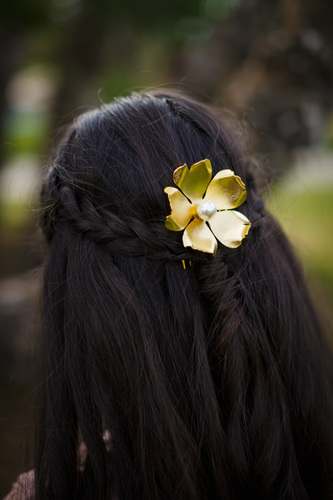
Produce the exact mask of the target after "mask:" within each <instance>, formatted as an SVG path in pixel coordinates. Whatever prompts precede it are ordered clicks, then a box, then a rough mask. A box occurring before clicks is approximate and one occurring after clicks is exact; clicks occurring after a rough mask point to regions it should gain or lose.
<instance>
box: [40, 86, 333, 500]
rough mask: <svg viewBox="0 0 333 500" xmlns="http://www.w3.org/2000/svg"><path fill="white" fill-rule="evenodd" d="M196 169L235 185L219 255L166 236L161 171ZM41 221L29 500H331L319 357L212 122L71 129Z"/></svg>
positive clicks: (139, 115) (172, 99)
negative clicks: (231, 239)
mask: <svg viewBox="0 0 333 500" xmlns="http://www.w3.org/2000/svg"><path fill="white" fill-rule="evenodd" d="M205 158H209V159H210V160H211V162H212V167H213V174H215V173H216V172H218V171H220V170H221V169H231V170H233V171H234V172H235V174H236V175H238V176H240V177H241V179H242V180H243V181H244V183H245V185H246V188H247V200H246V202H245V203H244V204H243V205H242V206H241V207H240V208H239V211H240V212H243V214H244V215H246V217H248V218H249V220H250V221H251V223H252V226H251V229H250V231H249V234H248V236H247V237H246V239H245V240H244V242H243V243H242V245H241V246H240V247H239V248H237V249H229V248H226V247H224V246H223V245H221V244H219V247H218V250H217V253H216V256H215V257H213V256H212V255H209V254H206V253H203V252H199V251H196V250H193V249H192V248H188V247H184V246H183V243H182V235H181V232H174V231H169V230H168V229H167V228H166V227H165V224H164V223H165V218H166V216H167V215H168V214H169V213H170V205H169V202H168V197H167V195H166V194H165V193H164V188H165V187H166V186H170V185H172V175H173V171H174V170H175V168H176V167H178V166H180V165H183V164H184V163H186V164H187V165H188V166H190V165H192V164H194V163H196V162H198V161H200V160H202V159H205ZM41 224H42V227H43V230H44V232H45V234H46V238H47V240H48V242H49V254H48V258H47V262H46V267H45V284H44V286H45V289H44V341H45V360H44V361H45V366H44V377H45V381H44V384H43V394H42V403H41V411H40V421H39V425H38V429H37V455H36V485H37V497H38V498H43V499H44V498H57V499H60V498H66V499H67V498H113V497H117V498H119V499H131V498H135V499H138V498H144V499H158V498H161V499H162V498H163V499H170V500H171V499H178V498H179V499H191V500H192V499H208V498H209V499H213V498H223V499H228V498H237V499H242V498H244V499H245V498H246V499H248V498H258V499H259V498H265V499H266V498H272V499H278V498H279V499H283V498H285V499H306V498H316V499H318V498H329V497H330V495H331V494H332V491H333V490H332V488H333V480H332V471H333V461H332V456H331V452H332V444H333V440H332V431H331V422H332V420H331V419H332V416H333V414H332V402H331V397H332V385H333V384H332V363H331V358H330V355H329V354H328V350H327V346H326V343H325V341H324V338H323V335H322V332H321V329H320V325H319V323H318V321H317V318H316V315H315V312H314V310H313V306H312V304H311V300H310V299H309V296H308V293H307V291H306V287H305V285H304V281H303V276H302V271H301V269H300V267H299V265H298V263H297V260H296V259H295V257H294V255H293V252H292V250H291V248H290V245H289V243H288V241H287V240H286V238H285V236H284V235H283V233H282V231H281V229H280V227H279V226H278V224H277V223H276V222H275V221H274V219H273V218H272V217H271V216H270V215H269V214H268V213H267V212H266V211H265V210H264V208H263V203H262V201H261V199H260V197H259V195H258V194H257V191H256V186H255V181H254V178H253V176H252V174H251V172H250V171H249V168H248V166H247V164H246V163H245V162H244V161H243V159H242V156H241V153H240V152H239V151H238V148H237V145H236V144H235V141H234V140H233V139H232V138H231V137H230V136H229V134H228V132H227V131H226V130H225V128H224V127H223V125H222V123H221V122H220V121H219V119H218V118H217V117H216V116H215V115H214V114H213V113H212V112H210V111H209V110H208V109H207V108H206V107H205V106H202V105H199V104H198V103H196V102H193V101H191V100H190V99H187V98H184V97H182V96H180V95H177V94H172V93H168V92H164V93H163V92H160V93H155V94H144V95H137V94H135V95H132V96H131V97H128V98H125V99H120V100H117V101H116V102H115V103H113V104H111V105H105V106H103V107H102V108H101V109H100V110H96V111H93V112H90V113H87V114H85V115H83V116H82V117H80V118H79V119H78V120H77V121H76V122H75V123H74V125H73V126H72V127H71V128H70V129H69V130H68V132H67V135H66V137H65V139H64V141H63V143H62V144H61V146H60V147H59V150H58V153H57V155H56V157H55V159H54V161H53V164H52V168H51V169H50V171H49V173H48V176H47V178H46V180H45V182H44V186H43V191H42V214H41ZM182 261H183V262H182ZM183 263H184V265H183ZM80 435H82V438H83V441H84V442H85V445H86V447H87V457H85V459H84V461H83V459H82V457H81V462H80V459H78V458H77V450H78V442H79V439H80V438H79V436H80ZM106 436H107V437H106Z"/></svg>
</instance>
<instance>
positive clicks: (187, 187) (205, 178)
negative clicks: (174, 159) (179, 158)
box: [173, 159, 212, 204]
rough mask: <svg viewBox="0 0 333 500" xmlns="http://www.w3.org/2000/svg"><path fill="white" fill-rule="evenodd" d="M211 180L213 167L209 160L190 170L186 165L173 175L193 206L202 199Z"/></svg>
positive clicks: (175, 181) (195, 165)
mask: <svg viewBox="0 0 333 500" xmlns="http://www.w3.org/2000/svg"><path fill="white" fill-rule="evenodd" d="M211 178H212V165H211V163H210V161H209V160H207V159H206V160H201V161H199V162H197V163H194V164H193V165H192V166H191V168H190V170H189V169H188V167H187V165H186V164H185V165H183V166H182V167H178V168H176V170H175V171H174V173H173V181H174V183H175V184H176V186H178V187H179V189H181V190H182V192H183V193H184V194H186V196H187V197H188V198H189V199H190V200H191V202H192V203H193V204H195V203H197V202H198V201H200V200H201V199H202V197H203V195H204V194H205V192H206V189H207V186H208V183H209V181H210V179H211Z"/></svg>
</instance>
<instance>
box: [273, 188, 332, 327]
mask: <svg viewBox="0 0 333 500" xmlns="http://www.w3.org/2000/svg"><path fill="white" fill-rule="evenodd" d="M268 205H269V209H270V210H272V212H273V213H274V214H275V215H276V216H277V217H278V219H279V221H280V223H281V224H282V226H283V228H284V229H285V231H286V233H287V235H288V237H289V238H290V240H291V242H292V243H293V245H294V248H295V250H296V253H297V255H298V256H299V257H300V258H301V261H302V263H303V265H304V268H305V269H306V272H307V278H308V281H309V284H310V286H311V290H312V293H313V296H314V300H315V302H316V304H317V306H318V307H319V309H320V310H321V312H322V313H323V315H324V317H325V318H326V319H327V322H328V330H329V334H330V335H331V336H333V329H332V327H333V311H332V304H333V259H332V248H333V232H332V230H331V228H332V220H333V188H332V185H328V186H327V187H325V186H323V187H312V188H310V187H307V188H305V189H303V190H302V191H297V190H296V191H295V190H294V189H292V188H291V189H290V187H289V186H288V181H286V182H284V183H282V184H280V185H277V186H275V188H274V190H273V193H272V194H271V196H270V199H269V202H268Z"/></svg>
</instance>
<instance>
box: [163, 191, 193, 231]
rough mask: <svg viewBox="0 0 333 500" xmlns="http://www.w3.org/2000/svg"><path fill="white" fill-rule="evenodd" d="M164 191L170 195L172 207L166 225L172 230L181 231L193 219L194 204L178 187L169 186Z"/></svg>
mask: <svg viewBox="0 0 333 500" xmlns="http://www.w3.org/2000/svg"><path fill="white" fill-rule="evenodd" d="M164 192H165V193H166V194H167V195H168V198H169V203H170V207H171V214H170V215H168V217H167V219H166V222H165V227H166V228H167V229H170V230H171V231H181V230H182V229H184V227H186V226H187V224H188V223H189V222H190V220H191V214H190V210H191V208H192V205H191V203H190V202H189V201H188V199H187V198H186V197H185V196H184V195H183V194H182V193H181V192H180V191H179V189H177V188H174V187H171V186H168V187H166V188H165V189H164Z"/></svg>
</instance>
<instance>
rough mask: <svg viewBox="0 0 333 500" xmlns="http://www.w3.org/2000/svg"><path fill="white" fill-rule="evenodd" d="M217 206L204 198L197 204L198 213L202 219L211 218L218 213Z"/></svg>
mask: <svg viewBox="0 0 333 500" xmlns="http://www.w3.org/2000/svg"><path fill="white" fill-rule="evenodd" d="M216 210H217V209H216V206H215V205H214V203H212V202H211V201H208V200H207V201H206V200H202V201H200V202H199V203H198V205H197V215H198V217H200V219H202V220H209V219H210V218H211V217H213V215H215V214H216Z"/></svg>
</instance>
